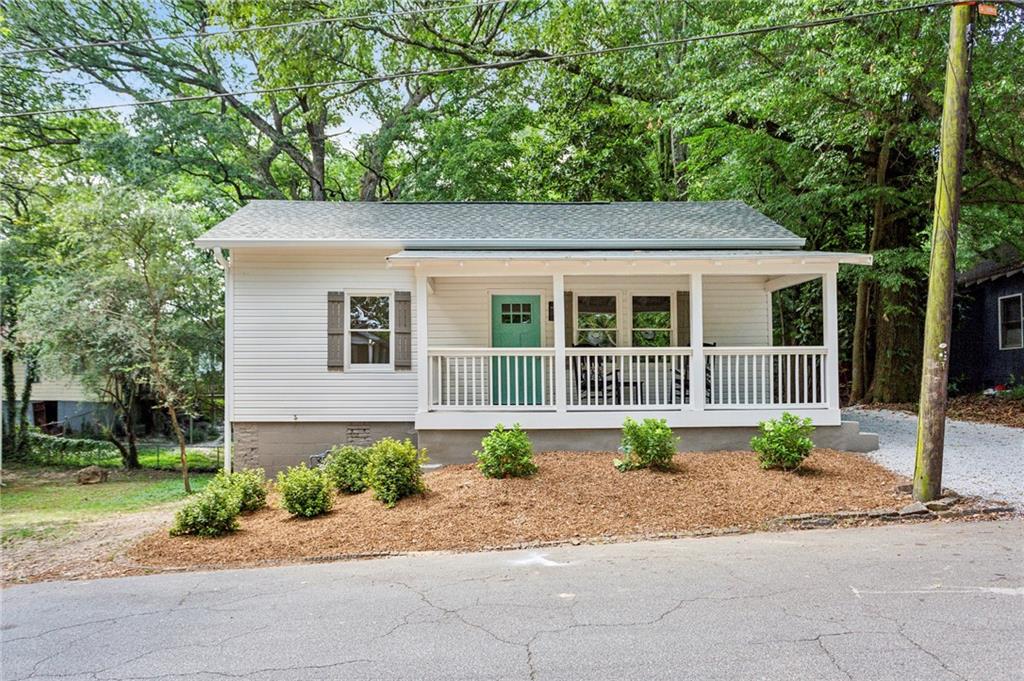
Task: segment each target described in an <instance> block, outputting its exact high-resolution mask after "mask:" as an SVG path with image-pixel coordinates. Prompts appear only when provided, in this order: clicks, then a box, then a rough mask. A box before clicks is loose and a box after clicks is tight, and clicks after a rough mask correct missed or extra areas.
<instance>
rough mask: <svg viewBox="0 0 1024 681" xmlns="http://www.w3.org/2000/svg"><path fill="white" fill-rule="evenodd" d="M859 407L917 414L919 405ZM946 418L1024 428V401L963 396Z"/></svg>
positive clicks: (952, 401)
mask: <svg viewBox="0 0 1024 681" xmlns="http://www.w3.org/2000/svg"><path fill="white" fill-rule="evenodd" d="M857 406H859V407H862V408H864V409H890V410H892V411H902V412H906V413H908V414H915V415H916V414H917V405H916V404H915V403H913V402H894V403H876V404H860V405H857ZM946 416H947V417H948V418H951V419H956V420H958V421H974V422H975V423H992V424H995V425H999V426H1010V427H1011V428H1024V400H1015V399H1010V398H1008V397H988V396H986V395H962V396H960V397H954V398H952V399H950V400H949V405H948V406H947V408H946Z"/></svg>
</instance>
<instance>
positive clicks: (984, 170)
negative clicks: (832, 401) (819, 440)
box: [0, 0, 1024, 445]
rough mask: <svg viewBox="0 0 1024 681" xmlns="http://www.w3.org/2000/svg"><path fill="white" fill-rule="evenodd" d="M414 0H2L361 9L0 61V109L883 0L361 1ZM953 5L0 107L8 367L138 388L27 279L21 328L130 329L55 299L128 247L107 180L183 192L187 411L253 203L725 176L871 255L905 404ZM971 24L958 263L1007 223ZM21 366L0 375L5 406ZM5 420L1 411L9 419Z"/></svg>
mask: <svg viewBox="0 0 1024 681" xmlns="http://www.w3.org/2000/svg"><path fill="white" fill-rule="evenodd" d="M423 7H424V5H422V4H419V3H414V2H410V1H407V0H338V1H336V2H330V3H305V2H290V3H281V2H270V1H251V2H240V1H237V0H213V1H211V2H196V1H195V0H161V1H160V2H141V1H136V0H120V1H119V2H113V3H106V2H104V3H65V2H61V1H60V0H37V1H34V2H27V1H25V0H12V1H11V2H7V3H4V6H3V10H2V14H0V49H2V50H5V51H6V50H19V49H29V48H40V47H53V46H56V45H62V44H63V45H67V44H72V43H80V42H89V41H96V40H130V39H138V38H147V37H151V36H154V35H161V34H179V33H194V32H199V33H202V32H209V31H212V30H217V29H219V28H224V27H235V28H238V27H244V26H251V25H261V24H272V23H281V22H288V21H298V20H309V19H321V18H325V17H339V16H340V17H345V16H354V15H360V16H361V18H351V19H342V20H338V21H332V22H330V23H325V24H320V25H304V26H298V27H292V28H287V29H280V30H269V31H260V32H245V33H234V34H226V35H220V36H207V37H205V38H202V39H199V38H194V39H188V40H178V41H154V42H145V43H135V44H124V45H113V46H107V47H97V48H88V49H78V50H66V49H47V50H43V51H40V52H36V53H33V54H30V55H22V56H15V57H10V58H5V59H3V60H0V92H2V93H3V97H2V110H3V111H5V112H12V111H24V110H34V109H45V108H56V107H62V106H67V105H81V104H86V103H91V102H96V101H137V100H144V99H150V98H154V97H166V96H187V95H207V94H224V93H228V92H231V91H233V90H239V89H259V88H272V87H281V86H292V85H299V84H303V83H311V82H316V81H328V80H349V81H351V80H355V79H359V78H365V77H366V76H370V75H374V74H381V73H395V72H400V71H408V70H415V71H422V70H427V69H439V68H447V67H459V66H466V65H474V64H486V63H496V62H505V61H508V60H510V59H516V58H522V57H537V56H544V55H548V54H553V53H561V52H571V51H576V50H583V49H591V48H599V47H614V46H619V45H626V44H636V43H644V42H653V41H658V40H663V39H666V38H673V37H680V36H696V35H703V34H711V33H720V32H727V31H734V30H738V29H743V28H748V27H755V26H765V25H771V24H785V23H790V22H801V21H808V20H814V19H818V18H822V17H827V16H834V15H838V14H842V13H853V12H864V11H871V10H876V9H882V8H891V7H893V4H892V3H889V2H884V1H883V0H854V1H844V2H838V1H828V2H821V0H784V1H782V2H775V3H763V2H755V1H753V0H750V1H742V0H710V1H707V2H694V1H689V0H684V1H681V2H674V1H673V2H669V1H667V0H665V1H661V0H641V1H639V2H637V1H633V0H629V1H626V0H622V1H617V0H612V1H601V0H573V1H572V2H568V1H567V0H511V1H509V2H506V3H497V4H493V5H487V6H483V7H477V8H474V9H465V8H462V9H451V8H448V9H444V8H442V9H440V10H437V11H432V12H429V13H420V14H407V15H403V16H391V17H385V16H367V15H369V14H370V13H372V12H388V11H399V10H408V9H418V8H419V9H421V8H423ZM434 7H435V9H437V7H436V6H434ZM948 21H949V18H948V8H945V7H940V8H934V9H926V10H915V11H910V12H905V13H899V14H890V15H887V16H884V17H876V18H871V19H865V20H862V21H856V22H849V23H843V24H839V25H834V26H828V27H821V28H815V29H807V30H783V31H778V32H774V33H767V34H762V35H757V36H747V37H742V38H730V39H726V40H714V41H707V42H694V43H690V44H687V45H676V46H668V47H657V48H648V49H643V50H635V51H629V52H621V53H616V54H611V55H601V56H592V57H579V58H573V59H564V60H559V61H555V62H551V63H548V64H530V65H525V66H510V65H507V64H506V65H499V66H495V67H492V68H484V69H479V70H468V71H460V72H458V73H447V74H443V75H430V76H428V75H418V76H412V77H408V78H403V79H400V80H395V81H378V82H368V83H358V84H349V85H338V86H331V87H322V88H298V89H295V90H290V91H288V92H281V93H276V94H260V95H228V96H224V97H221V98H217V99H211V100H197V101H190V102H181V103H175V104H167V105H159V106H140V107H137V108H128V109H122V110H118V111H115V112H109V111H106V112H83V113H71V114H58V115H45V116H43V115H40V116H32V117H27V118H18V119H5V120H2V121H0V228H2V230H3V235H4V236H5V237H7V239H6V241H4V242H3V243H2V244H0V248H2V249H3V253H2V255H3V272H2V280H0V284H2V286H3V291H4V296H3V309H2V315H3V319H2V325H0V326H2V330H3V351H4V362H5V367H6V366H7V364H8V363H9V362H13V361H14V359H15V358H19V359H22V360H26V361H29V362H30V363H32V362H34V361H35V360H36V359H37V358H38V359H39V360H40V361H43V362H50V363H57V364H59V365H60V366H61V367H62V368H63V369H65V370H74V371H78V372H83V374H84V375H85V376H87V381H86V382H87V385H89V386H90V387H91V388H92V389H93V390H94V391H96V392H98V393H99V392H102V391H104V390H112V389H116V390H120V391H121V393H124V391H125V389H126V388H127V387H130V386H146V385H152V376H149V377H147V376H146V375H145V374H146V372H147V371H149V370H148V369H145V368H143V367H142V365H141V364H140V363H139V362H138V361H137V358H132V357H130V356H122V354H121V353H120V352H112V353H110V355H109V359H110V360H111V361H110V362H107V363H102V362H92V363H89V362H86V361H84V358H82V357H78V358H75V357H69V356H66V354H65V356H63V357H61V355H62V353H61V352H58V351H57V348H56V346H55V344H53V343H50V344H49V345H47V344H46V343H42V344H40V343H37V342H36V339H45V338H46V337H47V334H46V333H36V334H30V335H26V334H24V333H22V323H23V318H24V317H25V314H24V310H25V307H24V306H25V304H26V302H27V301H30V300H31V301H35V302H33V303H32V304H31V307H32V308H33V310H34V312H33V317H34V318H35V319H36V321H37V322H39V324H38V325H37V329H38V330H45V329H46V328H48V325H50V324H54V325H55V326H61V325H58V324H56V322H57V321H58V320H57V319H56V318H57V317H59V315H51V316H50V319H49V321H46V317H47V315H46V314H45V312H46V311H45V310H41V309H40V308H44V307H45V306H46V304H49V305H52V306H53V307H54V308H55V309H57V308H62V307H63V306H64V305H68V306H69V309H70V310H72V311H73V312H75V314H76V316H77V317H78V318H79V320H80V321H83V326H82V327H81V328H80V329H79V330H80V331H82V332H83V333H84V332H85V330H86V327H85V325H84V323H85V322H91V323H92V325H93V328H92V330H90V331H88V333H86V334H85V335H84V336H80V338H88V339H90V342H91V343H93V344H96V345H97V346H101V345H102V346H104V347H107V348H113V347H118V348H121V347H124V348H127V349H128V350H129V351H130V350H131V347H132V345H131V343H126V342H125V341H126V338H128V337H129V336H131V335H132V334H134V333H136V330H134V329H132V328H130V327H119V326H117V325H111V326H110V327H109V328H105V329H104V328H101V327H102V326H103V324H102V321H103V320H101V319H99V318H93V319H91V320H89V319H88V317H89V311H88V310H82V309H81V306H80V305H76V304H75V303H76V301H75V300H73V299H71V298H73V296H72V295H71V294H70V292H71V291H73V290H75V288H74V287H78V286H93V284H94V282H92V280H91V276H92V275H91V272H92V271H93V269H92V268H93V264H92V263H93V262H95V259H96V258H99V259H100V260H102V259H103V258H104V257H109V259H111V260H112V258H113V255H112V254H113V253H115V252H116V249H117V248H118V246H117V243H116V239H115V236H116V233H115V231H116V230H112V229H106V230H105V227H109V226H110V225H114V224H116V222H117V220H116V214H115V213H113V212H112V211H111V210H110V209H109V205H108V204H111V205H114V204H116V203H117V201H115V197H118V196H120V197H130V200H131V201H132V202H134V203H136V204H145V205H147V206H149V208H150V209H153V210H159V211H166V212H168V213H173V214H174V215H175V216H177V218H178V219H179V221H180V224H179V225H178V226H177V227H176V228H175V229H174V230H173V231H169V232H166V236H167V238H168V239H173V240H174V249H176V250H174V251H173V252H174V254H176V255H179V256H180V257H181V262H184V263H188V264H189V266H190V267H194V268H197V269H196V271H197V272H199V273H200V276H199V278H200V279H201V280H202V281H198V280H197V281H195V282H193V283H190V284H189V285H188V286H187V287H185V288H183V289H182V290H180V291H177V292H175V293H176V296H177V298H176V299H177V300H179V301H181V305H180V307H179V306H178V305H177V304H176V305H175V307H176V310H177V311H178V312H179V313H181V314H179V315H178V317H177V319H176V321H175V322H174V324H173V325H172V326H173V327H174V328H175V329H177V331H180V332H181V334H182V335H181V336H179V338H180V339H181V340H180V342H175V343H174V344H173V345H172V347H173V348H175V350H174V352H173V353H172V355H173V356H169V357H168V358H167V361H168V362H170V363H176V364H174V366H175V367H176V370H177V371H178V372H179V373H180V374H183V375H187V376H189V377H191V378H190V379H189V380H191V381H193V382H192V383H191V385H192V386H193V388H194V389H192V392H193V393H194V394H193V395H191V396H188V397H189V399H187V400H186V401H185V404H187V405H188V407H187V408H188V409H196V408H197V407H196V405H197V404H198V400H196V399H194V398H195V397H196V395H198V394H199V393H200V392H201V391H200V390H199V389H198V388H197V387H196V386H199V385H200V384H201V383H202V382H203V381H204V380H207V379H209V380H208V381H207V382H208V383H209V382H211V381H212V382H213V383H215V382H216V379H217V378H218V373H217V372H218V371H219V358H217V357H212V356H209V354H208V353H206V354H204V353H203V352H202V351H201V350H200V349H199V348H200V347H201V346H205V347H207V348H208V347H213V346H216V347H220V345H219V344H220V343H221V339H220V336H219V334H220V332H219V330H218V329H219V328H221V327H220V326H219V325H218V324H219V321H218V319H219V315H220V314H222V312H221V310H220V309H219V307H218V306H219V304H220V303H219V301H220V300H221V298H220V295H219V294H218V293H217V292H216V291H215V290H214V289H216V288H217V287H218V286H219V285H220V284H219V274H218V273H217V271H216V270H214V269H212V265H211V262H210V261H209V258H208V257H207V256H206V255H205V254H199V253H196V252H194V251H193V250H192V249H191V246H190V237H191V236H193V235H194V234H195V233H196V232H198V231H201V230H202V229H203V228H204V227H205V226H207V225H209V224H211V223H212V222H215V221H216V220H217V219H219V218H221V217H223V216H225V215H227V214H229V213H230V212H231V211H232V210H234V209H235V208H236V207H237V206H239V205H241V204H243V203H245V202H246V201H249V200H251V199H256V198H288V199H302V200H364V201H372V200H394V199H401V200H451V201H463V200H510V201H512V200H537V201H592V200H669V201H674V200H711V199H741V200H743V201H746V202H748V203H749V204H751V205H752V206H754V207H755V208H757V209H759V210H761V211H763V212H765V213H766V214H767V215H769V216H770V217H772V218H773V219H775V220H776V221H778V222H779V223H781V224H783V225H785V226H787V227H788V228H790V229H792V230H794V231H796V232H797V233H799V234H800V235H801V236H803V237H805V238H806V239H807V243H808V247H809V248H814V249H824V250H845V251H862V252H872V253H874V255H875V257H876V266H875V267H873V268H871V269H864V268H860V269H857V270H856V271H855V270H849V271H844V272H842V273H841V278H840V286H841V291H840V295H841V297H840V300H841V301H842V302H841V309H840V313H841V315H842V319H841V324H840V326H841V329H842V330H843V331H842V337H841V344H842V353H843V360H844V366H846V367H848V371H849V375H850V377H851V390H852V396H853V398H854V399H868V400H880V401H887V402H892V401H905V400H908V399H913V398H914V397H915V395H916V391H917V385H918V379H917V375H918V369H919V361H920V357H919V354H920V350H919V348H920V338H921V326H922V320H921V317H922V311H923V309H924V295H925V289H924V283H923V282H924V276H925V270H926V267H927V255H926V254H927V249H928V228H929V225H930V215H931V202H932V194H933V191H934V186H933V183H934V176H935V163H936V145H937V140H938V125H939V114H940V103H941V92H942V84H943V67H944V60H945V54H946V39H947V33H948ZM975 39H976V44H975V47H974V58H975V61H974V75H973V87H972V91H971V104H970V106H971V119H970V124H969V130H968V154H967V168H966V177H965V182H964V186H965V193H964V207H963V216H962V228H961V229H962V238H961V243H960V252H959V261H960V265H961V267H966V266H968V265H969V264H971V263H972V261H974V260H976V259H977V258H978V257H979V254H981V253H984V252H985V251H986V250H987V249H989V248H991V247H992V246H994V245H996V244H999V243H1003V242H1007V241H1009V242H1012V243H1016V244H1018V245H1019V246H1024V117H1022V114H1021V106H1020V103H1021V102H1022V101H1024V59H1021V58H1020V55H1021V54H1022V53H1024V9H1020V8H1012V7H1010V6H1007V5H1002V6H1001V7H1000V10H999V17H998V18H995V19H992V18H981V19H980V20H979V22H978V27H977V31H976V37H975ZM92 212H94V213H95V214H94V215H93V216H92V217H90V216H89V214H90V213H92ZM86 227H88V229H86ZM90 230H91V231H90ZM168 253H170V252H168ZM105 254H106V255H105ZM86 259H91V260H88V263H89V264H83V263H85V262H86ZM106 264H110V263H109V262H108V263H106ZM65 265H67V266H68V267H67V269H66V270H65V267H64V266H65ZM105 268H106V265H105V266H104V267H103V268H100V269H99V270H96V271H97V272H101V271H105ZM103 276H106V275H103ZM75 277H78V279H75ZM775 298H776V301H775V302H776V307H777V310H776V315H777V318H778V319H785V320H790V321H792V322H793V324H791V325H789V326H786V327H785V328H782V327H779V328H778V329H777V332H778V333H779V334H780V340H784V341H785V342H794V343H798V342H807V343H814V342H816V341H815V338H814V337H813V336H814V334H817V333H820V332H819V329H820V324H816V323H815V321H814V320H815V316H814V315H816V314H820V312H819V311H818V310H817V304H818V298H819V296H818V293H817V291H816V290H815V289H814V288H813V286H809V287H805V288H803V289H798V290H794V291H786V292H784V293H783V294H778V295H776V296H775ZM41 301H43V302H41ZM186 308H190V309H189V310H188V312H187V314H186V313H184V312H182V311H183V310H186ZM186 318H191V319H192V320H193V321H191V322H186ZM40 320H42V321H40ZM196 320H202V322H201V323H200V322H197V321H196ZM179 322H180V324H181V326H180V327H179V326H178V324H179ZM196 324H198V325H196ZM190 325H191V326H190ZM124 334H128V336H125V335H124ZM186 341H188V342H186ZM211 344H212V345H211ZM179 350H180V352H179ZM128 354H129V355H130V354H131V353H130V352H129V353H128ZM168 366H170V364H169V365H168ZM193 379H195V380H193ZM119 386H120V387H119ZM18 390H20V387H19V386H14V385H13V384H12V385H10V386H7V385H5V401H6V402H7V404H9V405H10V404H12V403H13V402H14V401H15V399H16V397H17V395H15V392H16V391H18ZM129 392H130V391H129ZM126 399H127V398H126ZM6 418H8V419H13V420H15V421H17V420H18V418H19V417H18V415H17V414H15V413H14V412H13V411H9V412H8V414H7V415H6ZM18 433H19V431H18V429H17V428H14V429H11V428H8V429H5V437H8V438H11V437H13V438H18V437H20V435H19V434H18ZM10 444H11V443H10V442H8V443H5V445H10Z"/></svg>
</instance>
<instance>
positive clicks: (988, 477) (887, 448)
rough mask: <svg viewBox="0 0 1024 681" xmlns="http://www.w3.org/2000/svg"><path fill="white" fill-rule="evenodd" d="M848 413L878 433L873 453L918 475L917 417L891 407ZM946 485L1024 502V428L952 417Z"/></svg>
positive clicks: (891, 466)
mask: <svg viewBox="0 0 1024 681" xmlns="http://www.w3.org/2000/svg"><path fill="white" fill-rule="evenodd" d="M843 417H844V418H846V419H850V420H853V421H859V422H860V429H861V430H862V431H864V432H868V433H877V434H878V439H879V443H880V447H879V449H878V450H877V451H874V452H869V453H868V454H867V456H869V457H870V458H872V459H874V460H875V461H877V462H878V463H880V464H882V465H883V466H885V467H886V468H889V469H890V470H893V471H895V472H897V473H902V474H903V475H913V474H914V447H915V444H916V441H917V417H916V416H914V415H912V414H905V413H903V412H897V411H888V410H885V409H881V410H877V411H876V410H873V409H857V408H852V409H845V410H843ZM942 484H943V486H944V487H949V488H951V489H954V490H956V491H957V492H959V493H961V494H975V495H978V496H983V497H987V498H990V499H1002V500H1004V501H1009V502H1011V503H1014V504H1018V505H1024V430H1022V429H1020V428H1009V427H1007V426H995V425H990V424H987V423H971V422H968V421H953V420H947V421H946V451H945V454H944V456H943V465H942Z"/></svg>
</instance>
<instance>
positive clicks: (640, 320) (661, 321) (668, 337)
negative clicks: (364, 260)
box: [630, 295, 672, 348]
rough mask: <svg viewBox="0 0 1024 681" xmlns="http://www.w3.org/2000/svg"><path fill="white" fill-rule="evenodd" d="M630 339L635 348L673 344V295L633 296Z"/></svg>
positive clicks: (661, 346) (660, 346)
mask: <svg viewBox="0 0 1024 681" xmlns="http://www.w3.org/2000/svg"><path fill="white" fill-rule="evenodd" d="M631 303H632V305H631V308H632V319H631V320H630V321H631V322H632V328H631V336H630V340H631V341H632V344H633V347H635V348H667V347H670V346H671V345H672V297H671V296H649V295H634V296H632V298H631Z"/></svg>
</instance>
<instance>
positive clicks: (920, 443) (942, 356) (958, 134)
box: [914, 2, 975, 501]
mask: <svg viewBox="0 0 1024 681" xmlns="http://www.w3.org/2000/svg"><path fill="white" fill-rule="evenodd" d="M974 4H975V3H973V2H965V3H962V4H959V5H954V6H953V9H952V15H951V17H950V23H949V56H948V58H947V61H946V90H945V95H944V97H943V102H942V133H941V141H940V148H939V172H938V178H937V181H936V183H935V217H934V219H933V222H932V254H931V262H930V264H929V275H928V308H927V311H926V312H925V326H924V361H923V363H922V367H921V399H920V404H919V407H918V409H919V411H918V416H917V451H916V456H915V460H914V498H915V499H917V500H918V501H930V500H932V499H935V498H937V497H938V496H939V495H941V494H942V447H943V440H944V438H945V430H946V397H947V393H948V382H949V336H950V329H951V327H952V317H953V286H954V283H955V277H956V232H957V224H958V223H959V221H960V192H961V187H962V178H963V164H964V138H965V135H966V131H967V95H968V91H969V89H970V75H971V41H972V39H973V36H972V35H971V29H972V26H971V25H972V22H973V19H974V7H973V6H974Z"/></svg>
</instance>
